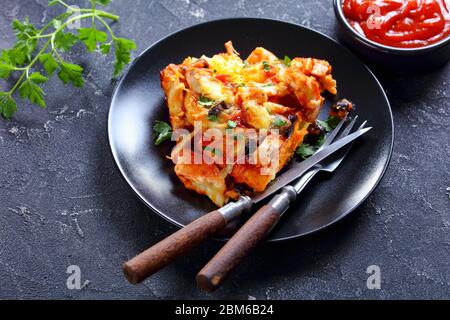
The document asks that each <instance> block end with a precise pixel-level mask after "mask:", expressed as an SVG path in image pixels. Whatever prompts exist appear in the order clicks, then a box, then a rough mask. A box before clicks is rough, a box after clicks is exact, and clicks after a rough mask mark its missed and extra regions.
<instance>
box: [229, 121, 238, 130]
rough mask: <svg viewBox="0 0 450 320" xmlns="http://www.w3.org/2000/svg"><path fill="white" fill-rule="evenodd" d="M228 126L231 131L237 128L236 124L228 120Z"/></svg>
mask: <svg viewBox="0 0 450 320" xmlns="http://www.w3.org/2000/svg"><path fill="white" fill-rule="evenodd" d="M227 126H228V128H230V129H233V128H236V122H234V121H231V120H228V122H227Z"/></svg>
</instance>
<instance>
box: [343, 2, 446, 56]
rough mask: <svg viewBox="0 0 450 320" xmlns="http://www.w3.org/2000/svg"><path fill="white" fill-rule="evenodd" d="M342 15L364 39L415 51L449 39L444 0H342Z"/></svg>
mask: <svg viewBox="0 0 450 320" xmlns="http://www.w3.org/2000/svg"><path fill="white" fill-rule="evenodd" d="M343 9H344V15H345V17H346V18H347V20H348V21H349V22H350V24H351V25H352V27H353V28H354V29H355V30H356V31H358V32H359V33H361V34H362V35H364V36H365V37H366V38H368V39H370V40H372V41H375V42H378V43H381V44H384V45H387V46H392V47H400V48H417V47H424V46H427V45H429V44H432V43H435V42H438V41H440V40H442V39H445V38H447V37H449V36H450V12H449V9H450V1H448V0H344V4H343Z"/></svg>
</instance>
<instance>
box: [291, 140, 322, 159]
mask: <svg viewBox="0 0 450 320" xmlns="http://www.w3.org/2000/svg"><path fill="white" fill-rule="evenodd" d="M316 150H317V148H316V147H315V146H312V145H309V144H307V143H303V144H302V145H301V146H300V147H298V148H297V150H295V153H296V154H297V155H299V156H300V157H302V158H303V159H307V158H309V157H310V156H312V155H313V154H314V153H315V152H316Z"/></svg>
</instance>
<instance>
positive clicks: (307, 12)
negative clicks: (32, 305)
mask: <svg viewBox="0 0 450 320" xmlns="http://www.w3.org/2000/svg"><path fill="white" fill-rule="evenodd" d="M1 2H2V10H1V12H0V48H6V47H9V46H10V45H11V44H12V43H13V41H14V38H13V35H12V33H11V31H10V28H9V23H10V21H11V20H12V19H13V18H20V19H22V18H24V17H25V16H27V15H28V16H29V17H30V20H31V21H32V22H34V23H37V24H41V23H44V22H47V21H48V20H49V19H50V17H52V16H54V15H55V13H56V12H58V10H59V9H57V8H51V9H47V8H46V3H47V0H36V1H32V0H20V1H12V0H2V1H1ZM111 10H112V11H114V12H116V13H118V14H120V15H121V17H122V18H121V21H120V23H118V24H116V25H115V26H114V29H115V30H117V32H118V33H119V34H122V35H124V36H130V37H133V38H134V39H135V40H136V41H137V43H138V45H139V48H138V51H137V53H138V52H141V51H142V50H143V49H145V48H146V47H147V46H149V45H150V44H152V43H153V42H154V41H156V40H158V39H160V38H161V37H163V36H165V35H167V34H169V33H171V32H173V31H175V30H178V29H180V28H183V27H186V26H189V25H192V24H195V23H198V22H202V21H206V20H211V19H217V18H221V17H232V16H257V17H270V18H277V19H283V20H287V21H291V22H295V23H299V24H302V25H305V26H308V27H311V28H314V29H316V30H318V31H321V32H324V33H326V34H328V35H330V36H332V37H336V35H335V18H334V14H333V10H332V5H331V0H322V1H315V0H308V1H297V0H286V1H272V0H268V1H250V0H247V1H245V0H241V1H220V0H177V1H174V0H161V1H146V0H141V1H139V0H137V1H125V0H116V1H114V2H113V4H112V5H111ZM243 32H244V30H243ZM205 41H207V39H206V38H205ZM71 57H72V59H74V61H76V62H79V63H82V64H83V65H84V66H85V67H86V70H87V73H86V76H87V81H86V86H85V88H83V89H81V90H80V89H75V88H72V87H70V86H67V87H64V86H63V85H61V84H60V83H59V81H56V79H54V80H52V81H51V82H50V83H48V84H47V85H46V89H47V92H48V105H49V107H48V109H47V110H46V111H42V110H38V108H37V107H35V106H30V105H28V104H25V103H21V104H20V111H19V112H18V113H17V115H16V117H15V118H14V119H13V120H11V121H4V120H0V298H21V299H27V298H71V299H91V298H112V299H117V298H134V299H140V298H150V299H164V298H169V299H173V298H239V299H253V298H257V299H288V298H291V299H297V298H307V299H319V298H325V299H329V298H377V299H378V298H379V299H391V298H450V270H449V262H450V259H449V253H450V199H449V197H448V196H447V195H446V188H447V187H449V186H450V170H449V159H450V146H449V137H450V132H449V127H450V103H449V96H450V91H449V83H450V79H449V78H450V65H447V66H446V67H444V68H442V69H441V70H440V71H438V72H434V73H431V74H428V75H426V76H420V77H413V78H399V77H390V76H386V75H384V76H383V75H380V78H381V81H382V83H383V86H384V87H385V89H386V91H387V93H388V96H389V98H390V101H391V103H392V107H393V112H394V120H395V130H396V140H395V147H394V153H393V158H392V162H391V165H390V167H389V169H388V171H387V173H386V176H385V178H384V179H383V181H382V183H381V185H380V186H379V187H378V189H377V190H376V191H375V192H374V193H373V195H372V196H371V197H370V198H369V199H368V200H367V202H366V203H365V204H364V205H363V206H362V207H361V208H360V209H358V210H357V211H356V212H355V213H354V214H353V215H351V216H350V217H349V218H347V219H345V220H344V221H343V222H341V223H339V224H337V225H336V226H334V227H332V228H330V229H328V230H326V231H324V232H321V233H319V234H316V235H313V236H310V237H308V238H305V239H302V240H298V241H292V242H289V243H282V244H278V245H269V246H265V247H262V248H260V249H259V250H257V252H256V253H255V254H254V255H252V256H251V257H250V258H249V259H248V260H247V261H246V262H245V263H244V265H243V266H242V267H241V268H239V271H238V272H237V273H236V274H235V275H234V276H233V277H232V278H230V279H229V281H227V282H226V284H225V285H224V286H223V287H222V288H221V289H220V290H218V291H217V292H216V293H214V294H212V295H208V294H204V293H201V292H199V291H198V290H197V288H196V286H195V283H194V275H195V273H196V271H198V270H199V269H200V268H201V266H202V265H203V264H204V262H205V261H207V259H208V257H211V256H212V255H213V253H214V252H215V251H216V250H217V249H218V244H217V243H214V242H210V243H207V244H206V245H204V246H203V247H202V248H199V249H197V250H195V251H194V252H193V253H192V254H191V255H189V256H188V257H186V258H184V259H181V260H179V261H178V262H177V263H175V264H174V265H172V266H170V267H169V268H167V269H165V270H164V271H162V272H160V273H159V274H157V275H155V276H154V277H152V278H151V279H149V280H147V281H146V282H145V283H144V284H142V285H139V286H136V287H135V286H131V285H130V284H128V283H127V282H126V280H125V279H124V277H123V276H122V274H121V268H120V265H121V263H122V261H124V260H126V259H128V258H130V257H132V256H133V255H134V254H136V253H137V252H139V251H140V250H142V249H143V248H145V247H147V246H148V245H149V244H152V243H155V242H156V241H157V240H159V239H162V238H163V237H164V236H166V235H168V234H170V233H171V232H173V231H175V228H174V227H172V226H170V225H169V224H168V223H167V222H165V221H163V220H162V219H161V218H159V217H158V216H156V215H154V214H152V213H151V212H150V210H149V209H147V208H146V207H145V206H144V205H143V204H141V203H140V201H139V200H138V199H137V198H136V197H135V195H134V194H133V193H132V191H131V190H130V188H129V187H128V185H127V184H126V183H125V182H124V181H123V180H122V178H121V176H120V175H119V172H118V171H117V170H116V167H115V164H114V161H113V159H112V157H111V155H110V151H109V146H108V142H107V132H106V119H107V112H108V107H109V101H110V96H111V93H112V89H113V86H114V84H113V83H111V81H110V75H111V70H112V65H111V59H109V58H104V57H101V56H98V55H94V56H92V55H88V54H85V53H84V49H82V48H76V49H75V50H74V52H73V54H71ZM71 264H76V265H79V266H80V267H81V271H82V277H83V281H87V282H86V285H85V287H84V288H83V289H82V290H80V291H76V290H75V291H72V290H68V289H67V288H66V284H65V283H66V278H67V274H66V273H65V271H66V268H67V266H69V265H71ZM372 264H377V265H379V266H380V267H381V271H382V289H381V290H368V289H367V288H366V278H367V274H366V268H367V266H369V265H372Z"/></svg>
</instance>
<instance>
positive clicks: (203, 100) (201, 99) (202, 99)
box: [198, 96, 215, 107]
mask: <svg viewBox="0 0 450 320" xmlns="http://www.w3.org/2000/svg"><path fill="white" fill-rule="evenodd" d="M198 103H199V104H201V105H202V106H205V107H211V106H212V105H214V104H215V101H214V100H211V99H210V98H208V97H205V96H200V97H199V98H198Z"/></svg>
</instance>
